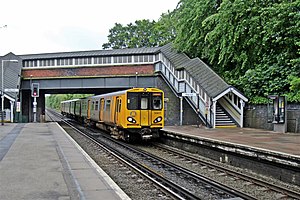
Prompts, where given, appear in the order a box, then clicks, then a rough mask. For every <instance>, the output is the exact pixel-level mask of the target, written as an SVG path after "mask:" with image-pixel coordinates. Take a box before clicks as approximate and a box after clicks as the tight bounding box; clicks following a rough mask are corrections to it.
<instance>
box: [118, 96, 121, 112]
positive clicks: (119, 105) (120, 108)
mask: <svg viewBox="0 0 300 200" xmlns="http://www.w3.org/2000/svg"><path fill="white" fill-rule="evenodd" d="M121 102H122V100H121V99H120V100H119V110H118V111H119V112H121V105H122V103H121Z"/></svg>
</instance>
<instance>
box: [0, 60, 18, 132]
mask: <svg viewBox="0 0 300 200" xmlns="http://www.w3.org/2000/svg"><path fill="white" fill-rule="evenodd" d="M4 62H14V63H17V62H18V60H2V62H1V125H2V126H3V125H4V80H3V77H4V76H3V75H4V72H3V67H4Z"/></svg>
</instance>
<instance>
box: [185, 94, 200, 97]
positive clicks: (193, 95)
mask: <svg viewBox="0 0 300 200" xmlns="http://www.w3.org/2000/svg"><path fill="white" fill-rule="evenodd" d="M182 96H183V97H196V96H197V93H182Z"/></svg>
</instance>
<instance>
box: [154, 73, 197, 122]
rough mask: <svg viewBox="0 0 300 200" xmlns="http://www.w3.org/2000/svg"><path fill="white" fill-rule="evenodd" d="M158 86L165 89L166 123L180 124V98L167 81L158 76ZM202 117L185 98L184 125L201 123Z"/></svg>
mask: <svg viewBox="0 0 300 200" xmlns="http://www.w3.org/2000/svg"><path fill="white" fill-rule="evenodd" d="M157 87H158V88H159V89H161V90H163V91H164V94H165V99H166V100H167V101H166V102H165V125H166V126H174V125H179V124H180V100H179V98H178V97H177V96H176V95H175V94H174V92H173V91H172V90H171V88H170V87H169V86H168V85H167V84H166V83H165V81H164V80H163V79H162V78H161V77H160V76H158V78H157ZM199 123H200V119H199V117H198V116H197V115H196V113H195V112H194V111H193V110H192V108H191V107H190V106H189V104H188V103H187V101H185V100H183V117H182V124H183V125H191V124H199Z"/></svg>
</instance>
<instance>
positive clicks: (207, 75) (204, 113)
mask: <svg viewBox="0 0 300 200" xmlns="http://www.w3.org/2000/svg"><path fill="white" fill-rule="evenodd" d="M159 57H160V58H159V60H160V61H161V62H158V63H156V65H155V70H156V72H158V73H160V74H161V76H162V77H163V79H164V80H165V82H166V83H167V84H168V85H169V87H170V88H171V89H172V91H173V92H174V94H175V95H176V96H177V97H179V98H184V99H185V100H186V101H187V102H188V103H189V105H190V106H191V108H192V109H193V111H194V112H195V113H196V114H197V115H198V117H199V118H200V119H201V121H202V122H203V123H204V124H205V123H206V121H207V125H208V126H209V127H212V128H217V127H218V128H225V127H243V116H244V111H243V109H244V105H245V102H247V101H248V99H247V98H246V97H245V96H244V95H243V94H242V93H241V92H239V91H238V90H237V89H236V88H234V87H233V86H230V85H228V84H227V83H226V82H225V81H224V80H223V79H222V78H221V77H220V76H219V75H218V74H216V73H215V72H214V71H213V70H212V69H211V68H210V67H208V66H207V65H206V64H205V63H204V62H203V61H201V60H200V59H199V58H194V59H190V58H189V57H188V56H187V55H185V54H183V53H178V52H176V51H175V50H174V49H173V48H172V44H167V45H165V46H163V47H161V49H160V53H159Z"/></svg>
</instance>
